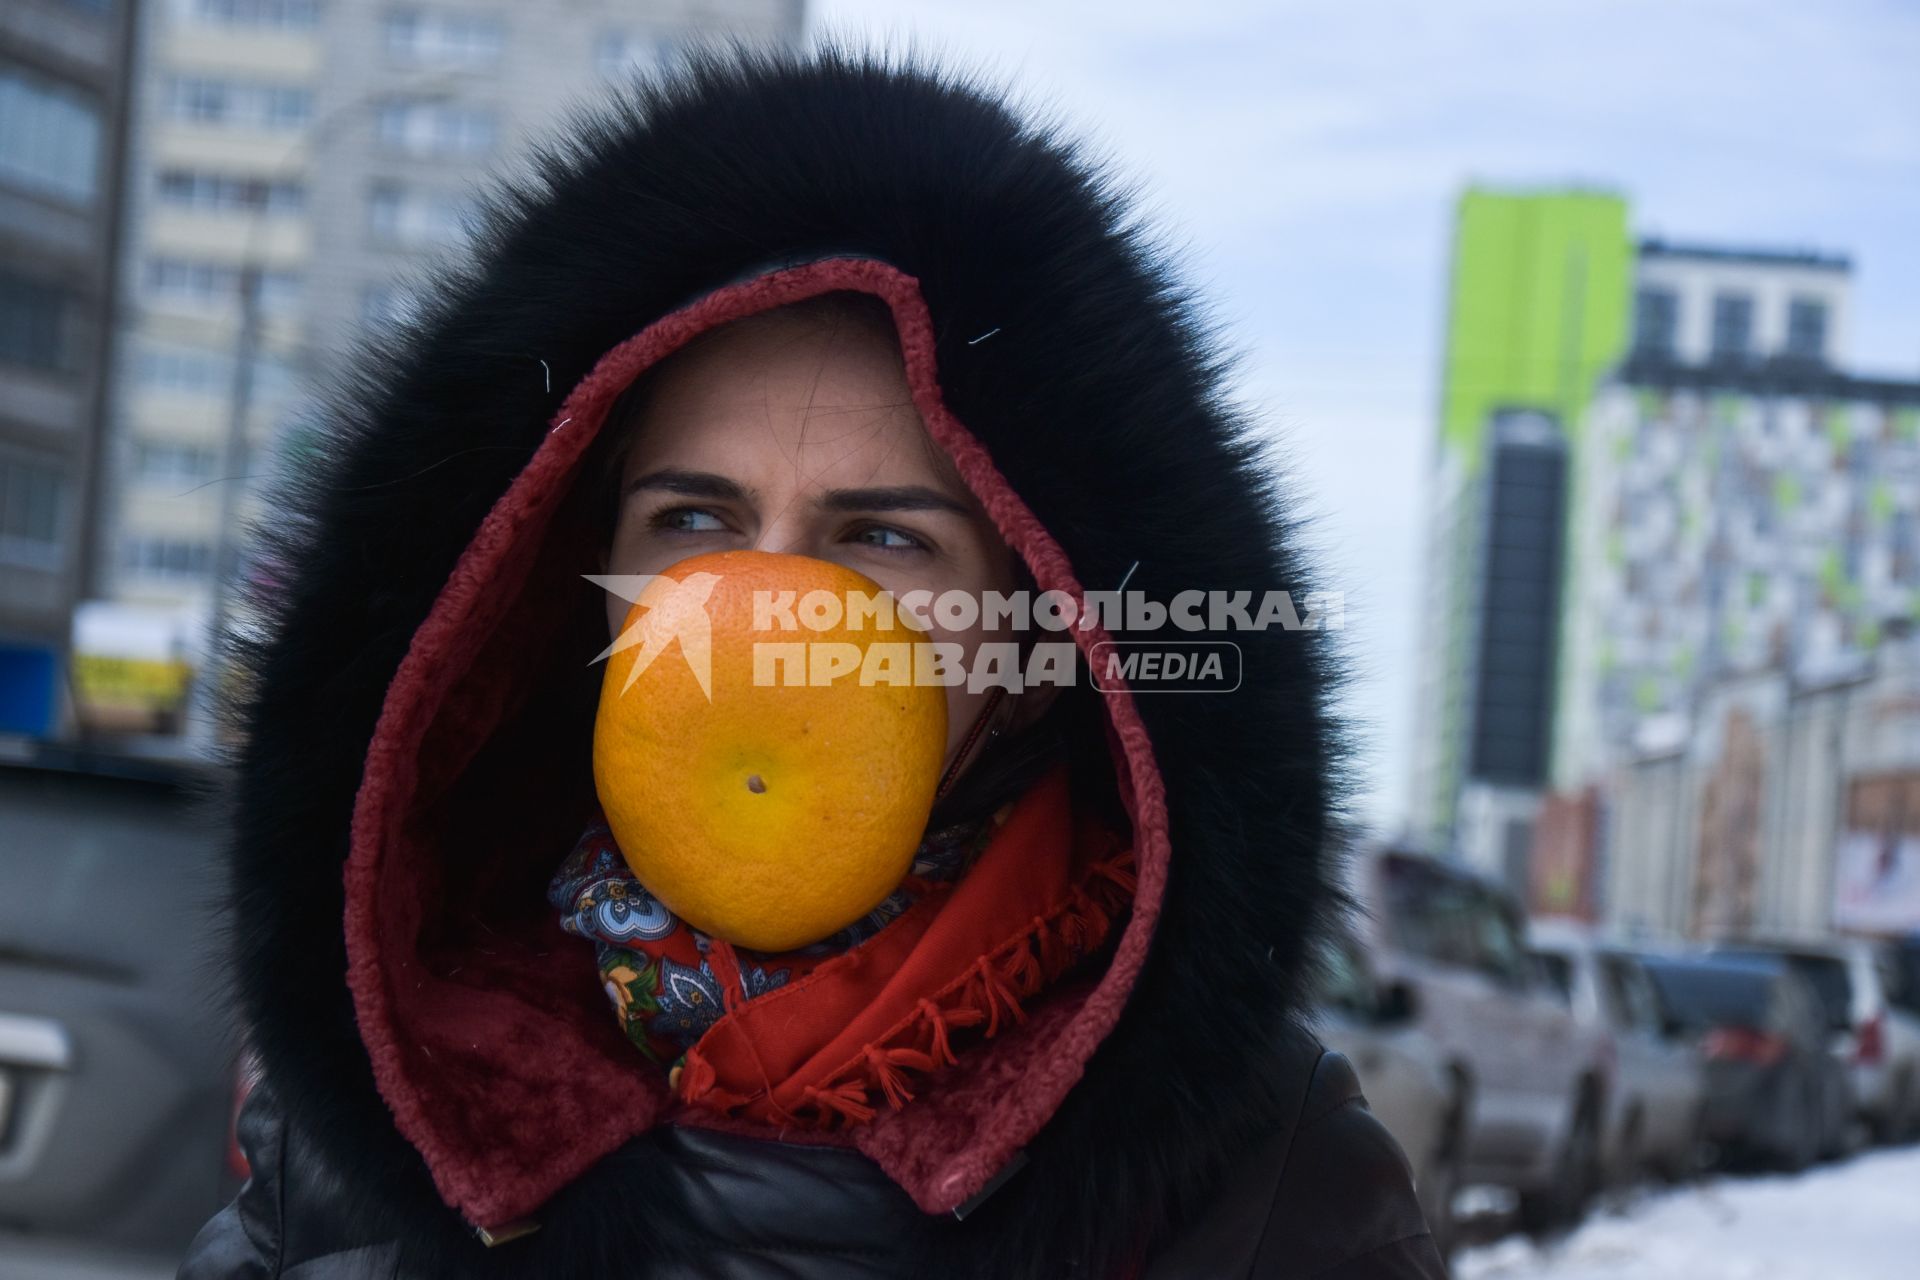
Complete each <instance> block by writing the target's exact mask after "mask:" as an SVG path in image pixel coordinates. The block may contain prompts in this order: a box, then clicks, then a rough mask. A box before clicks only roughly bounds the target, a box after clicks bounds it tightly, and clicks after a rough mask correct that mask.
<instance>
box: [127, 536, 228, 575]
mask: <svg viewBox="0 0 1920 1280" xmlns="http://www.w3.org/2000/svg"><path fill="white" fill-rule="evenodd" d="M120 567H121V569H123V570H125V571H126V572H128V573H134V574H139V575H141V576H143V577H151V578H172V579H176V580H181V579H186V580H191V579H194V578H204V577H206V576H207V573H208V571H209V570H210V569H211V568H212V567H213V548H212V547H211V546H209V545H208V544H207V543H204V542H195V541H192V540H189V539H185V538H127V539H124V540H123V541H122V542H121V543H120Z"/></svg>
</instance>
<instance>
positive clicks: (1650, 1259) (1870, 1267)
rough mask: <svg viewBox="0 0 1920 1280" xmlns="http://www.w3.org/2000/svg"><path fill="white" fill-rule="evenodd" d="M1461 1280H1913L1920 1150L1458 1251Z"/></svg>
mask: <svg viewBox="0 0 1920 1280" xmlns="http://www.w3.org/2000/svg"><path fill="white" fill-rule="evenodd" d="M1454 1275H1455V1277H1457V1280H1622V1278H1623V1277H1629V1276H1630V1277H1633V1278H1634V1280H1910V1278H1911V1277H1913V1276H1920V1148H1915V1147H1907V1148H1905V1149H1903V1150H1897V1151H1876V1152H1872V1153H1870V1154H1867V1155H1862V1156H1858V1157H1856V1158H1854V1159H1852V1160H1850V1161H1848V1162H1846V1163H1845V1164H1836V1165H1825V1166H1822V1167H1820V1168H1818V1169H1815V1170H1813V1171H1812V1172H1810V1173H1806V1174H1802V1175H1800V1176H1799V1177H1772V1176H1769V1177H1752V1178H1732V1177H1728V1178H1713V1179H1710V1180H1708V1181H1706V1182H1704V1183H1702V1184H1700V1185H1698V1186H1693V1187H1683V1188H1678V1189H1675V1190H1671V1191H1660V1192H1655V1193H1653V1194H1650V1195H1648V1196H1646V1197H1645V1198H1644V1199H1641V1200H1639V1201H1637V1202H1635V1203H1632V1204H1630V1205H1628V1206H1627V1207H1626V1208H1625V1209H1624V1210H1623V1211H1620V1212H1607V1211H1605V1210H1601V1211H1597V1212H1596V1213H1595V1214H1594V1216H1593V1217H1592V1218H1590V1219H1588V1221H1587V1222H1586V1223H1585V1224H1584V1225H1582V1226H1581V1227H1580V1228H1579V1229H1578V1230H1576V1231H1574V1232H1573V1233H1572V1234H1571V1235H1569V1236H1567V1237H1566V1238H1564V1239H1562V1240H1560V1241H1557V1242H1554V1243H1551V1244H1546V1245H1534V1244H1531V1243H1529V1242H1528V1241H1527V1240H1525V1239H1524V1238H1517V1237H1516V1238H1512V1239H1507V1240H1502V1241H1499V1242H1497V1243H1494V1244H1491V1245H1488V1246H1486V1247H1484V1248H1479V1249H1470V1250H1466V1251H1464V1252H1462V1253H1461V1254H1460V1256H1459V1257H1458V1258H1457V1259H1456V1260H1455V1262H1454Z"/></svg>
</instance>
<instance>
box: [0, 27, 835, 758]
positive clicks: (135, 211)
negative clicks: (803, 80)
mask: <svg viewBox="0 0 1920 1280" xmlns="http://www.w3.org/2000/svg"><path fill="white" fill-rule="evenodd" d="M35 4H36V5H38V6H39V7H43V8H50V9H74V8H76V6H74V5H71V4H68V5H62V4H51V3H42V0H35ZM77 7H78V8H79V9H81V10H83V11H84V10H87V9H90V8H98V9H100V10H101V11H102V12H114V13H117V14H119V15H120V18H121V19H122V20H124V19H125V17H126V15H127V14H128V13H129V12H130V11H131V10H130V9H129V8H128V7H127V6H115V5H106V4H104V3H103V4H101V5H98V6H89V5H80V6H77ZM141 12H142V16H143V21H142V23H141V32H140V36H139V39H138V48H137V55H136V56H137V59H138V75H137V77H136V79H135V81H134V87H133V97H134V103H135V109H134V127H133V130H132V142H131V146H130V147H129V148H128V151H127V154H126V158H125V163H124V166H122V165H121V164H120V163H118V162H117V160H116V159H114V158H109V159H107V160H105V161H103V163H104V164H105V165H106V167H107V169H108V170H109V171H110V172H111V173H113V174H115V175H117V174H119V173H120V172H121V170H122V168H123V167H124V171H125V174H126V177H125V183H126V187H127V196H128V198H127V201H126V207H127V211H128V217H129V221H128V234H127V237H126V253H125V261H124V265H123V267H122V268H121V270H120V271H119V273H118V282H119V288H120V292H121V298H122V303H121V319H122V331H123V341H122V342H121V343H120V350H119V353H118V356H117V362H116V373H117V378H116V380H115V381H114V383H113V384H112V394H111V399H110V403H111V409H110V414H109V417H110V421H111V424H112V430H111V432H110V433H109V435H108V448H107V449H106V450H105V452H104V455H103V458H104V461H105V462H106V463H107V464H108V465H107V467H106V470H107V472H108V477H107V481H106V484H105V488H104V490H103V492H104V506H103V510H102V511H101V516H100V519H99V521H98V527H99V533H98V539H99V553H98V556H97V561H98V563H97V571H96V573H95V574H94V576H93V579H92V581H91V583H90V585H89V587H88V589H86V590H85V591H81V590H78V589H75V590H72V591H70V592H69V594H68V597H67V598H62V599H61V600H59V601H58V602H57V603H56V604H55V605H53V606H51V607H50V612H48V613H47V615H46V617H47V619H48V622H47V626H48V627H49V628H50V629H51V630H52V631H53V632H54V633H55V634H56V635H61V636H64V634H65V633H66V627H67V623H66V621H65V619H66V618H68V617H71V618H72V619H73V623H72V626H73V631H72V635H73V637H74V646H75V654H74V661H73V664H72V668H71V670H72V680H71V689H72V694H73V697H72V699H71V702H70V705H69V706H68V708H67V710H68V714H67V715H66V716H65V717H64V718H62V717H53V718H54V719H58V720H60V722H61V727H60V728H59V729H57V730H56V731H55V732H56V735H57V734H58V733H73V734H85V735H90V736H92V737H96V738H98V737H102V736H105V737H110V738H111V739H112V740H113V741H114V742H115V744H116V746H117V747H125V748H129V749H138V750H145V751H157V752H160V753H162V754H171V753H186V754H197V753H200V752H203V751H204V750H205V747H206V739H207V737H208V735H209V734H210V733H212V732H213V726H212V724H211V721H210V720H209V718H208V716H207V709H208V707H209V706H210V705H211V700H212V698H211V695H212V694H213V692H214V691H213V690H212V689H211V688H210V687H209V685H208V679H207V677H208V672H207V670H206V664H205V662H204V661H203V659H204V652H205V637H206V636H207V635H208V634H209V633H210V632H211V631H213V630H215V629H217V628H219V627H220V626H222V625H223V624H224V623H225V622H226V621H227V617H226V614H227V610H228V606H229V593H228V592H227V591H226V590H224V589H223V586H222V584H231V583H232V582H233V581H234V580H235V579H236V578H237V577H239V576H241V575H245V574H249V573H255V572H270V569H262V568H261V567H259V566H251V565H247V564H243V563H241V541H240V537H239V535H240V534H241V532H242V531H243V529H244V527H245V523H246V521H247V520H248V519H249V518H250V517H251V516H252V515H253V514H254V506H253V504H254V502H255V500H256V498H257V495H258V493H259V492H260V484H259V482H260V480H261V479H262V478H263V477H264V476H266V475H269V474H271V473H272V471H273V470H274V469H275V468H276V467H277V466H279V465H281V464H282V463H283V462H284V461H285V460H286V459H287V458H288V457H290V456H296V455H299V454H300V453H302V452H303V451H305V450H307V449H309V448H310V447H311V445H312V443H313V441H312V438H311V436H310V435H309V434H308V433H309V432H310V431H311V430H312V424H311V422H310V420H309V419H310V416H311V415H308V414H306V413H305V412H304V406H305V404H306V403H307V400H306V394H307V392H308V389H309V388H311V387H312V386H313V385H315V383H316V382H317V381H318V380H320V379H323V378H324V377H325V376H326V375H327V373H328V372H329V368H330V364H331V362H332V361H333V360H335V359H337V358H340V356H341V355H342V354H343V353H344V352H346V351H347V350H348V348H349V345H350V343H351V341H352V340H353V339H354V338H355V337H356V336H357V335H359V334H360V333H362V332H370V333H372V334H374V335H375V338H376V340H377V333H378V330H379V327H380V326H381V325H382V324H384V323H386V322H388V321H391V320H393V319H395V318H399V317H403V316H404V315H406V314H407V313H408V310H409V308H410V306H411V297H412V292H411V286H410V284H409V273H410V271H412V270H414V269H417V268H418V267H420V266H421V265H422V264H424V263H425V262H427V261H429V260H431V259H432V258H433V257H434V256H435V255H437V254H439V253H442V252H445V251H448V250H457V249H458V248H459V247H460V246H461V244H462V243H463V241H464V239H465V236H466V228H467V219H468V215H469V210H470V209H471V207H472V201H473V198H474V193H475V191H476V189H477V188H478V187H479V186H480V185H481V184H483V183H484V182H485V181H486V180H487V179H488V178H489V176H491V175H493V174H495V173H498V172H500V171H501V169H502V166H503V165H504V164H505V163H506V162H507V161H506V158H507V157H521V158H524V156H525V149H526V144H527V142H528V140H529V138H531V137H532V136H533V135H535V134H537V133H539V132H540V131H542V130H543V129H546V128H547V127H549V126H551V125H553V124H554V123H556V121H557V120H558V118H559V116H560V113H561V112H562V111H564V110H565V108H566V107H567V105H568V104H569V103H570V102H573V101H578V100H580V99H582V98H584V97H586V96H587V95H589V94H590V93H592V92H594V91H595V90H596V89H597V88H599V87H601V86H604V84H605V83H606V82H607V81H609V80H613V79H617V78H619V77H622V76H626V75H629V74H631V73H633V72H634V71H636V70H639V69H644V68H646V67H649V66H652V65H655V64H657V63H660V62H663V61H664V60H666V59H668V58H670V57H671V56H672V55H673V54H674V52H675V51H676V50H678V49H679V48H681V47H682V46H684V45H687V44H690V43H693V42H696V41H699V40H701V39H704V38H710V37H725V36H738V37H742V38H744V39H747V40H749V41H766V42H773V43H783V44H792V43H795V42H797V41H798V40H799V39H800V36H801V26H802V22H801V20H802V5H801V4H800V3H799V0H697V2H693V3H675V4H672V5H666V4H635V3H624V2H620V0H536V2H526V3H518V4H507V3H504V2H502V0H473V2H470V3H432V4H428V3H394V2H393V0H324V2H323V0H154V3H151V4H148V5H146V6H145V7H144V8H143V9H142V10H141ZM95 20H96V22H98V21H99V19H97V18H96V19H95ZM112 79H113V83H114V84H116V85H117V84H119V83H121V79H122V78H121V77H118V76H114V77H112ZM107 132H109V133H115V132H117V131H114V130H108V131H107ZM36 136H38V135H36ZM101 145H102V146H103V147H104V146H105V145H106V144H105V143H102V144H101ZM102 181H103V182H106V181H107V180H106V179H102ZM114 181H118V179H117V177H116V178H115V179H114ZM111 197H112V188H111V186H108V187H107V188H105V189H104V191H103V194H102V195H101V198H100V201H99V203H100V206H101V207H102V208H103V209H109V210H110V209H112V208H113V207H115V201H114V200H113V199H112V198H111ZM95 269H96V270H99V269H100V268H99V267H98V266H97V265H96V267H95ZM10 287H11V286H10ZM100 288H101V289H102V290H104V289H105V282H104V280H103V281H102V283H101V285H100ZM103 296H104V294H103ZM9 305H10V306H11V305H12V304H11V302H10V303H9ZM90 385H91V386H93V387H94V388H95V392H96V394H97V393H98V392H99V391H100V389H101V388H102V387H103V386H104V385H105V384H104V383H103V382H102V381H101V380H100V379H99V377H98V373H97V372H96V373H95V375H94V379H93V381H92V382H91V383H90ZM37 474H39V473H29V478H28V479H25V480H22V482H21V483H22V485H23V486H28V485H30V484H32V483H40V482H39V481H37V480H33V479H32V478H31V477H32V476H33V475H37ZM22 518H23V519H25V518H26V517H24V516H23V517H22ZM86 523H87V522H84V521H83V522H80V524H81V526H82V527H86ZM74 559H75V560H76V561H84V560H85V559H86V557H85V556H84V555H81V554H80V553H79V552H77V551H76V553H75V555H74ZM80 597H85V599H84V602H83V603H81V604H79V606H78V607H77V608H76V607H75V600H76V599H78V598H80ZM59 665H60V664H59V663H58V662H57V661H56V662H55V663H54V666H55V668H58V667H59ZM50 715H51V713H50Z"/></svg>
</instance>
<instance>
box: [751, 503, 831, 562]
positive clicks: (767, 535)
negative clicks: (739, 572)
mask: <svg viewBox="0 0 1920 1280" xmlns="http://www.w3.org/2000/svg"><path fill="white" fill-rule="evenodd" d="M796 505H798V504H797V503H796V504H790V505H789V508H788V509H786V510H783V511H781V513H780V514H779V515H777V516H775V517H774V518H773V519H772V520H769V521H767V522H766V523H764V524H762V525H761V526H760V531H759V536H758V537H756V538H755V539H754V541H753V547H752V549H753V550H755V551H770V552H773V553H775V554H777V555H789V556H812V557H813V558H814V559H816V560H825V559H827V558H828V557H827V556H825V555H823V554H822V553H823V552H824V551H825V550H826V548H824V547H822V546H820V545H818V544H819V541H820V536H819V534H818V532H817V531H816V530H814V529H813V528H812V527H810V525H809V523H808V522H807V521H806V520H804V519H802V518H801V517H800V515H799V514H798V513H796V512H795V511H793V510H792V509H791V507H792V506H796Z"/></svg>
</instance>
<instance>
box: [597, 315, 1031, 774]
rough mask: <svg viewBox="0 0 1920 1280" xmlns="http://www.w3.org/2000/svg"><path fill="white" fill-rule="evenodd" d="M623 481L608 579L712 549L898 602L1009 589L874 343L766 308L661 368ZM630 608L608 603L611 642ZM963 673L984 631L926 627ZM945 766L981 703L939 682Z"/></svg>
mask: <svg viewBox="0 0 1920 1280" xmlns="http://www.w3.org/2000/svg"><path fill="white" fill-rule="evenodd" d="M654 379H655V381H654V384H653V386H652V388H651V395H650V397H649V398H648V400H647V402H646V407H645V409H644V411H643V413H642V414H641V418H640V421H639V422H638V423H636V424H635V425H634V427H633V428H631V429H632V430H633V431H634V439H633V443H632V446H631V447H630V448H629V450H628V452H627V456H626V460H625V465H624V466H623V468H622V473H621V477H620V498H619V508H618V511H619V514H618V518H617V521H616V523H615V527H614V533H613V541H612V544H611V546H610V547H609V549H608V557H607V564H606V571H607V572H608V573H613V574H651V573H659V572H660V571H661V570H663V569H666V568H667V567H668V566H669V565H672V564H674V563H676V562H677V561H680V560H684V559H686V558H687V557H688V556H694V555H701V554H704V553H706V552H711V551H739V550H754V551H771V552H784V553H790V554H794V555H804V556H812V557H814V558H815V559H819V560H829V561H832V562H834V563H836V564H840V565H844V566H845V567H847V568H849V569H853V570H857V571H858V572H860V573H863V574H865V575H866V576H867V577H869V578H871V579H873V580H874V581H875V582H877V583H879V584H880V585H881V586H882V587H884V588H886V589H887V590H888V591H891V592H893V593H894V594H895V595H896V596H900V595H904V594H905V593H907V592H909V591H915V590H924V591H929V592H932V593H934V594H936V595H937V594H939V593H940V592H943V591H952V590H958V591H965V592H969V593H972V594H974V595H975V597H976V598H978V597H980V596H981V595H983V594H984V593H985V592H988V591H999V592H1008V591H1012V590H1013V589H1014V582H1015V579H1014V559H1013V556H1012V553H1011V552H1010V551H1009V550H1008V549H1007V546H1006V544H1005V543H1004V542H1002V541H1001V539H1000V536H999V534H998V532H997V531H996V530H995V529H994V527H993V523H992V521H991V520H989V519H988V518H987V515H986V512H985V511H984V510H983V509H982V508H981V506H980V504H979V502H978V500H976V499H975V498H974V496H973V494H972V493H971V492H970V491H969V490H968V489H967V487H966V485H965V484H964V483H963V482H962V481H961V479H960V477H959V475H958V473H957V472H955V470H954V469H953V465H952V463H951V462H950V461H949V460H948V459H947V458H946V456H945V455H944V454H942V453H941V452H940V450H939V449H938V448H937V447H936V446H935V445H934V444H933V441H932V440H931V438H930V437H929V436H928V435H927V430H926V426H925V424H924V423H923V422H922V421H921V419H920V414H919V412H918V410H916V409H915V408H914V407H913V403H912V399H911V397H910V395H909V392H908V389H907V380H906V372H905V370H904V368H903V367H902V366H901V363H900V357H899V356H898V354H897V353H896V351H895V349H894V347H893V345H892V344H891V343H890V342H889V341H888V340H887V339H886V338H885V337H884V336H882V335H879V334H876V333H874V332H872V331H871V330H869V329H868V328H866V327H865V326H863V325H861V324H859V323H857V322H854V321H852V320H847V319H838V320H824V319H818V318H809V317H806V316H790V315H783V314H782V313H780V312H773V313H769V314H768V315H766V316H764V317H762V318H761V322H760V323H756V324H750V325H730V326H727V327H726V328H724V329H721V330H718V331H715V332H714V333H713V334H712V335H711V336H710V337H709V338H708V339H707V340H705V341H703V342H702V343H700V344H699V345H698V346H696V347H693V348H689V349H688V350H686V351H684V352H682V353H681V355H680V356H679V357H678V358H676V359H675V360H673V361H672V362H671V364H669V365H663V366H661V367H660V368H659V369H658V370H657V371H656V373H655V375H654ZM628 607H629V606H628V605H627V602H626V601H624V600H621V599H620V598H618V597H617V596H613V595H609V596H608V599H607V625H608V629H609V632H610V633H617V632H618V630H619V628H620V624H621V622H622V621H624V619H625V616H626V611H627V608H628ZM933 634H934V638H935V639H936V640H943V641H951V642H954V643H957V644H959V645H961V646H962V649H963V650H964V652H965V653H966V655H967V659H968V663H969V669H971V660H972V657H973V653H974V650H975V649H976V647H977V646H978V645H979V644H980V643H981V642H982V641H983V640H987V639H997V640H1000V641H1007V640H1011V639H1013V638H1014V637H1013V636H1011V635H1007V634H998V635H991V636H990V635H989V634H988V633H986V632H985V631H984V630H982V629H981V628H980V627H975V628H973V629H972V630H969V631H965V632H952V631H945V630H942V629H941V628H939V627H938V626H937V625H935V626H934V627H933ZM946 693H947V759H948V760H949V761H951V760H952V758H953V756H954V753H955V752H956V750H957V749H958V747H959V744H960V742H961V741H962V739H963V738H964V737H965V736H966V733H967V731H968V729H969V728H971V726H972V725H973V722H974V720H975V719H976V718H977V717H978V716H979V715H980V713H981V711H982V710H983V709H984V707H985V705H986V701H987V698H988V696H989V695H988V693H987V692H986V691H984V690H983V691H981V692H978V693H970V692H968V691H967V689H966V688H965V687H964V685H962V686H953V685H949V686H948V687H947V690H946Z"/></svg>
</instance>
